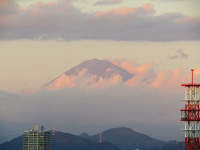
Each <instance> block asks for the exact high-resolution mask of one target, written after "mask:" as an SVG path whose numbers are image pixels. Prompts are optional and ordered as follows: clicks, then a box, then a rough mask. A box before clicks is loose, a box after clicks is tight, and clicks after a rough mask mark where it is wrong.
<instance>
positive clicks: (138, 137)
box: [80, 127, 166, 150]
mask: <svg viewBox="0 0 200 150" xmlns="http://www.w3.org/2000/svg"><path fill="white" fill-rule="evenodd" d="M80 136H81V137H85V138H88V139H90V140H95V141H98V140H99V134H96V135H93V136H89V135H87V134H81V135H80ZM101 137H102V141H106V142H110V143H113V144H114V145H117V146H118V147H119V148H120V149H121V150H128V149H137V148H139V149H145V148H162V147H163V146H164V145H165V144H166V142H164V141H160V140H157V139H154V138H151V137H149V136H147V135H144V134H141V133H138V132H136V131H133V130H132V129H130V128H126V127H121V128H112V129H109V130H106V131H103V132H102V133H101Z"/></svg>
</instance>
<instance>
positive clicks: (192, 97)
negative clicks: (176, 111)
mask: <svg viewBox="0 0 200 150" xmlns="http://www.w3.org/2000/svg"><path fill="white" fill-rule="evenodd" d="M191 71H192V82H191V83H189V84H181V86H184V87H185V99H184V100H182V101H184V102H185V108H184V109H181V121H185V129H183V131H185V150H197V149H199V146H200V145H199V133H200V128H199V121H200V116H199V112H200V109H199V102H200V99H199V87H200V84H195V83H193V71H194V69H192V70H191Z"/></svg>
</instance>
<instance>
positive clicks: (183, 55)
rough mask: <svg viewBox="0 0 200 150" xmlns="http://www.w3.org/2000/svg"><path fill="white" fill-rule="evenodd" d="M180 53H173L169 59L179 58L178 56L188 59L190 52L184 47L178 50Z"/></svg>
mask: <svg viewBox="0 0 200 150" xmlns="http://www.w3.org/2000/svg"><path fill="white" fill-rule="evenodd" d="M176 52H177V53H178V54H177V55H173V56H171V57H170V58H169V59H171V60H172V59H178V58H181V59H182V58H183V59H187V58H188V54H186V53H184V52H183V50H182V49H178V50H177V51H176Z"/></svg>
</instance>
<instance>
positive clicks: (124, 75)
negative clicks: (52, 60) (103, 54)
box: [43, 58, 134, 88]
mask: <svg viewBox="0 0 200 150" xmlns="http://www.w3.org/2000/svg"><path fill="white" fill-rule="evenodd" d="M81 73H82V76H81V77H82V78H81V77H80V74H81ZM88 76H89V77H91V76H93V78H92V79H94V81H93V82H98V81H99V80H100V79H112V78H113V77H114V76H119V77H121V79H122V81H127V80H129V79H131V78H132V77H133V76H134V75H133V74H130V73H129V72H128V71H127V70H124V69H123V68H120V67H118V66H116V65H114V64H112V63H111V62H109V61H107V60H98V59H96V58H95V59H91V60H86V61H83V62H82V63H81V64H79V65H77V66H75V67H73V68H71V69H70V70H68V71H66V72H65V73H63V74H62V75H60V76H59V77H57V78H55V79H53V80H52V81H50V82H49V83H46V84H45V85H44V86H43V88H48V87H50V86H59V85H61V86H62V87H65V86H69V84H72V85H73V83H72V81H74V80H78V79H79V78H81V81H82V82H84V81H83V80H88V78H85V79H83V77H88Z"/></svg>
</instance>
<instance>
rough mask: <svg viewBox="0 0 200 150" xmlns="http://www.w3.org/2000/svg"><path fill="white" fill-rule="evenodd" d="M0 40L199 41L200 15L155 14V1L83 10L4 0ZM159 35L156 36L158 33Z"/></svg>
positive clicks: (63, 4)
mask: <svg viewBox="0 0 200 150" xmlns="http://www.w3.org/2000/svg"><path fill="white" fill-rule="evenodd" d="M1 1H2V4H1V6H0V7H2V9H1V10H2V11H3V12H4V13H1V17H0V39H1V40H13V39H31V40H49V39H54V40H80V39H92V40H96V39H98V40H108V39H109V40H123V41H139V40H142V41H180V40H199V39H200V36H199V35H200V31H199V21H198V20H199V18H198V17H187V16H184V15H182V14H178V13H169V14H163V15H160V16H154V12H155V10H154V8H153V5H152V4H144V5H142V6H140V7H121V8H117V9H109V10H106V11H99V12H95V13H93V14H91V13H90V14H89V13H82V12H80V10H78V9H77V8H75V7H74V6H73V4H72V3H71V1H60V2H59V3H58V2H57V3H56V2H51V3H44V2H37V3H35V4H33V5H31V6H29V7H27V8H20V7H19V6H18V5H17V4H16V3H15V2H14V1H11V0H9V1H8V2H6V1H4V0H1ZM155 35H156V36H155Z"/></svg>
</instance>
